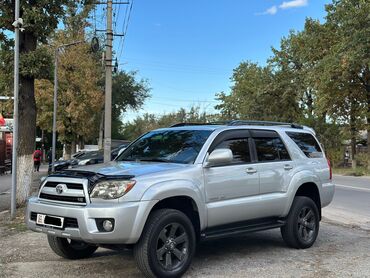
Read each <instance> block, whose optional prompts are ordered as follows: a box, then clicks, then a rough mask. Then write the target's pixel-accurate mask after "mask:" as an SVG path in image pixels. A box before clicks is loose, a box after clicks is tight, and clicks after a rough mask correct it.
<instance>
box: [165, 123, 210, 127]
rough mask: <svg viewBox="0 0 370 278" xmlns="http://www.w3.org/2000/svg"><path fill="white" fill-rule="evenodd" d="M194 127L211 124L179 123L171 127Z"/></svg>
mask: <svg viewBox="0 0 370 278" xmlns="http://www.w3.org/2000/svg"><path fill="white" fill-rule="evenodd" d="M192 125H211V124H210V123H177V124H173V125H171V126H170V127H179V126H192Z"/></svg>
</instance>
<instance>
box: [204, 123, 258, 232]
mask: <svg viewBox="0 0 370 278" xmlns="http://www.w3.org/2000/svg"><path fill="white" fill-rule="evenodd" d="M250 143H251V142H250V133H249V131H248V130H228V131H224V132H222V133H221V134H219V135H218V136H217V137H216V138H215V140H214V141H213V143H212V145H211V146H210V148H209V150H208V153H211V152H212V151H213V150H215V149H220V148H228V149H230V150H231V151H232V153H233V157H234V158H233V161H232V162H231V163H229V164H227V165H219V166H214V167H209V168H204V177H205V193H206V202H207V210H208V226H209V227H211V226H217V225H222V224H225V223H232V222H238V221H243V220H246V219H248V218H250V217H251V215H254V214H255V213H256V212H255V211H253V210H250V209H249V206H248V204H250V203H248V198H249V197H250V196H257V195H258V194H259V175H258V172H257V169H256V166H257V165H256V164H255V163H253V162H252V159H251V150H250Z"/></svg>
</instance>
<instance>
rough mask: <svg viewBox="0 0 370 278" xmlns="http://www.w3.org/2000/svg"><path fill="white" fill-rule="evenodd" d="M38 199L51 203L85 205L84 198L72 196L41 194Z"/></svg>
mask: <svg viewBox="0 0 370 278" xmlns="http://www.w3.org/2000/svg"><path fill="white" fill-rule="evenodd" d="M40 198H41V199H47V200H52V201H60V202H72V203H81V204H85V203H86V199H85V197H73V196H63V195H51V194H46V193H41V194H40Z"/></svg>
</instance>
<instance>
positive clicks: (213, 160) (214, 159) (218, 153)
mask: <svg viewBox="0 0 370 278" xmlns="http://www.w3.org/2000/svg"><path fill="white" fill-rule="evenodd" d="M232 160H233V153H232V151H231V150H230V149H217V150H214V151H213V152H211V154H210V155H209V156H208V158H207V161H206V164H205V167H211V166H217V165H223V164H228V163H230V162H231V161H232Z"/></svg>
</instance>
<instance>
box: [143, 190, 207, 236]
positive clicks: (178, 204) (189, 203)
mask: <svg viewBox="0 0 370 278" xmlns="http://www.w3.org/2000/svg"><path fill="white" fill-rule="evenodd" d="M164 208H169V209H176V210H179V211H181V212H183V213H184V214H185V215H186V216H187V217H188V218H189V219H190V221H191V222H192V223H193V226H194V230H195V234H196V235H197V237H199V235H200V231H201V223H200V216H199V208H198V206H197V204H196V202H195V201H194V200H193V199H192V198H191V197H189V196H186V195H179V196H172V197H168V198H165V199H162V200H160V201H158V202H157V203H156V204H155V205H154V206H153V207H152V209H151V211H150V213H151V212H153V211H155V210H158V209H164ZM150 213H149V214H150Z"/></svg>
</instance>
